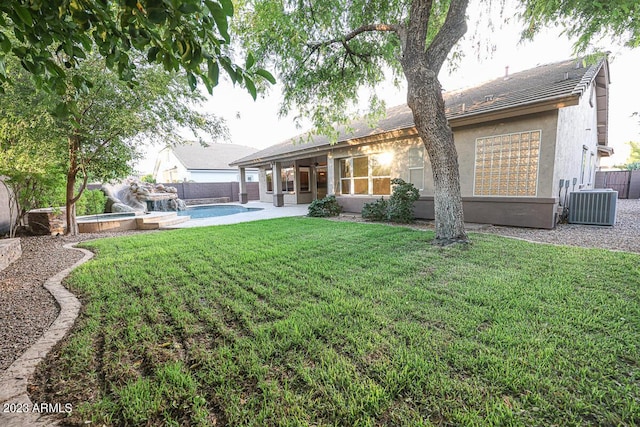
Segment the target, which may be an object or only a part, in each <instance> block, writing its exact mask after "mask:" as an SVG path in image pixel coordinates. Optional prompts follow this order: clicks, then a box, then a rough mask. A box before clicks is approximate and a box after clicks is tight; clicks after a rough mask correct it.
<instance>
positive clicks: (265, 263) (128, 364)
mask: <svg viewBox="0 0 640 427" xmlns="http://www.w3.org/2000/svg"><path fill="white" fill-rule="evenodd" d="M265 236H269V239H268V240H267V239H265ZM433 238H434V233H433V232H431V231H415V230H411V229H408V228H405V227H385V226H379V225H376V224H357V223H345V222H335V221H320V220H317V219H310V218H282V219H277V220H267V221H255V222H250V223H243V224H235V225H230V226H224V227H202V228H195V229H186V230H176V231H175V232H171V233H152V234H144V235H137V236H128V237H122V238H117V239H113V238H112V239H100V240H95V241H92V242H90V243H87V244H85V245H88V246H89V247H91V248H93V249H95V250H96V251H97V256H96V257H95V258H94V259H93V260H91V261H90V262H88V263H87V264H84V265H83V266H81V267H80V268H78V269H77V270H75V271H74V272H73V273H72V274H71V276H70V277H69V278H68V279H67V280H66V281H65V284H66V286H67V287H69V289H70V290H71V291H72V292H74V294H76V295H80V296H81V298H82V301H83V315H82V316H81V317H79V318H78V320H77V322H76V324H75V325H74V328H73V331H72V332H71V333H70V334H69V335H68V337H67V338H66V339H65V340H64V341H63V342H62V343H61V345H60V346H58V347H57V348H56V349H55V350H54V352H53V354H51V356H50V357H48V358H47V359H46V361H45V362H43V364H41V369H39V370H38V374H37V378H35V379H34V381H35V383H36V384H42V386H41V387H34V388H33V393H32V395H31V398H32V400H33V401H38V402H53V401H62V402H69V403H72V404H73V412H72V413H71V414H69V418H65V423H66V424H70V425H82V424H87V421H92V422H91V425H103V424H104V425H114V426H121V425H150V426H160V425H162V426H173V425H189V426H206V425H208V426H213V425H229V426H247V427H250V426H306V425H316V426H431V425H446V426H487V427H491V426H495V427H497V426H514V427H524V426H551V425H557V426H592V425H607V426H608V425H612V426H625V425H629V426H631V425H634V424H637V423H636V422H635V421H636V420H640V407H639V406H638V404H637V402H639V401H640V387H638V375H640V371H639V369H640V368H639V367H640V352H638V343H639V342H640V327H638V325H640V288H639V287H638V286H637V284H638V283H640V269H638V265H639V263H640V256H639V255H638V254H630V253H624V252H611V251H607V250H602V249H584V248H576V247H567V246H556V245H543V244H536V243H530V242H525V241H521V240H514V239H507V238H502V237H498V236H491V235H487V234H477V235H474V237H473V240H474V244H473V245H471V246H465V247H461V246H458V247H449V248H444V249H443V248H440V247H434V246H432V245H430V244H429V242H430V241H431V240H432V239H433ZM594 259H598V260H599V262H597V263H595V262H593V260H594ZM602 265H606V266H607V268H602ZM98 360H99V363H96V361H98ZM45 385H46V386H45ZM47 393H48V394H47Z"/></svg>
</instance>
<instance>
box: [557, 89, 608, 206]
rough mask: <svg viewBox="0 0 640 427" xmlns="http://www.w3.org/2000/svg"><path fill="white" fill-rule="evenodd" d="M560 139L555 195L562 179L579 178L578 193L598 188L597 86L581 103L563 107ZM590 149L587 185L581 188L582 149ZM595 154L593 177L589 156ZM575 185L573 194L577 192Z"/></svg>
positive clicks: (559, 115)
mask: <svg viewBox="0 0 640 427" xmlns="http://www.w3.org/2000/svg"><path fill="white" fill-rule="evenodd" d="M557 132H558V138H557V143H556V147H555V148H556V151H555V165H556V167H555V169H554V174H553V194H555V195H556V197H557V195H558V190H559V183H560V179H569V180H572V179H573V178H577V179H578V184H577V185H576V187H575V190H576V191H578V190H579V189H591V188H594V182H595V172H596V170H597V167H598V163H599V162H598V149H597V148H598V147H597V145H598V128H597V107H596V97H595V94H594V92H593V85H591V86H589V88H587V90H586V91H585V94H584V95H583V96H582V97H581V99H580V103H579V104H578V105H575V106H572V107H566V108H562V109H561V110H560V112H559V114H558V131H557ZM583 145H586V146H587V149H588V154H587V165H586V169H585V185H584V186H583V187H580V178H581V177H580V172H581V168H582V147H583ZM591 153H593V154H594V160H595V164H594V167H593V168H592V170H591V176H588V175H589V157H590V154H591ZM572 184H573V182H572V183H571V185H570V187H569V191H572V190H573V185H572Z"/></svg>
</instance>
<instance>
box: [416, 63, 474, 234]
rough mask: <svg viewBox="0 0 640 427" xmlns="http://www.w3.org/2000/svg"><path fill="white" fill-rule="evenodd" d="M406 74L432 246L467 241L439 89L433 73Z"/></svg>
mask: <svg viewBox="0 0 640 427" xmlns="http://www.w3.org/2000/svg"><path fill="white" fill-rule="evenodd" d="M413 71H414V72H413V74H412V75H411V77H409V75H407V81H408V83H409V84H408V90H407V104H408V105H409V107H410V108H411V111H412V112H413V120H414V122H415V125H416V129H417V130H418V135H419V136H420V138H421V139H422V142H423V143H424V146H425V148H426V150H427V154H428V155H429V159H430V161H431V168H432V171H433V184H434V201H433V202H434V211H435V212H434V213H435V223H436V238H435V242H434V243H436V244H440V245H447V244H451V243H455V242H464V243H466V242H468V237H467V234H466V232H465V230H464V215H463V211H462V195H461V193H460V172H459V168H458V153H457V152H456V147H455V144H454V140H453V131H452V130H451V128H450V127H449V122H448V121H447V117H446V115H445V106H444V100H443V98H442V88H441V86H440V82H439V81H438V78H437V76H436V74H435V72H434V71H432V70H430V69H428V68H426V67H419V68H417V69H414V70H413Z"/></svg>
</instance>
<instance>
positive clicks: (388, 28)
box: [308, 24, 398, 50]
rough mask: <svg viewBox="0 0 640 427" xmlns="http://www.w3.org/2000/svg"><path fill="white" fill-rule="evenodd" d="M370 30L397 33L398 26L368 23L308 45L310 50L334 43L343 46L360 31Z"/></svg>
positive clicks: (369, 31)
mask: <svg viewBox="0 0 640 427" xmlns="http://www.w3.org/2000/svg"><path fill="white" fill-rule="evenodd" d="M371 32H394V33H397V32H398V26H397V25H391V24H368V25H363V26H361V27H359V28H356V29H355V30H353V31H351V32H350V33H348V34H346V35H345V36H343V37H339V38H335V39H331V40H326V41H323V42H316V43H310V44H309V45H308V46H309V47H310V48H311V50H317V49H318V48H320V47H322V46H329V45H332V44H335V43H340V44H342V45H343V46H344V45H345V44H346V43H347V42H349V41H350V40H352V39H354V38H356V37H357V36H359V35H360V34H362V33H371Z"/></svg>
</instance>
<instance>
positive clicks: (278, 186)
mask: <svg viewBox="0 0 640 427" xmlns="http://www.w3.org/2000/svg"><path fill="white" fill-rule="evenodd" d="M272 170H273V206H276V207H281V206H284V194H282V166H281V165H280V163H278V162H273V167H272Z"/></svg>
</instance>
